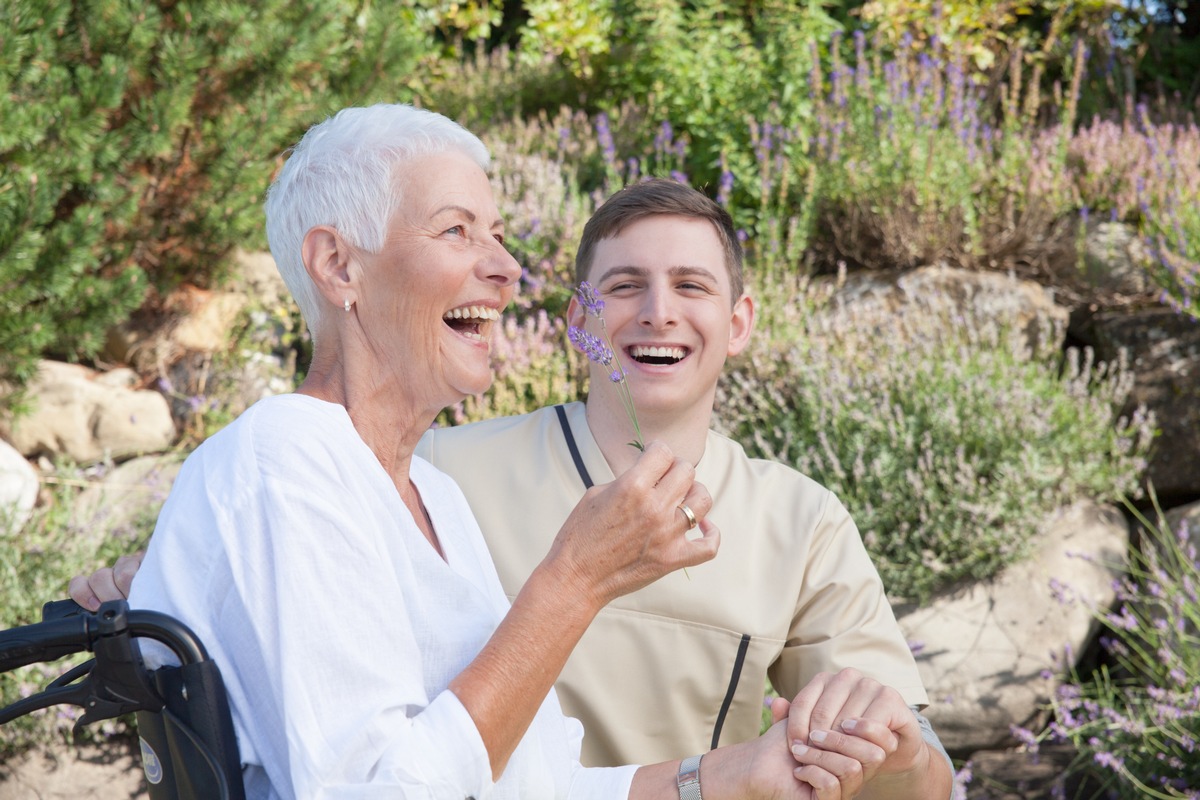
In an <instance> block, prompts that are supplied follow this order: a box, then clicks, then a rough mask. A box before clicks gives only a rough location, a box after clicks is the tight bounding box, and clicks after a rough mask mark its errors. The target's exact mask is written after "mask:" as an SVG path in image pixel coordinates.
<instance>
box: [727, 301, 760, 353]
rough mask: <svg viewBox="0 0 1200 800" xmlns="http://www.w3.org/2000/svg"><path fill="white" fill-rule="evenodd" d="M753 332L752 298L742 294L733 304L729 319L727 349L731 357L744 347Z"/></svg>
mask: <svg viewBox="0 0 1200 800" xmlns="http://www.w3.org/2000/svg"><path fill="white" fill-rule="evenodd" d="M753 333H754V298H753V297H751V296H750V295H748V294H743V295H742V296H741V297H739V298H738V299H737V302H736V303H734V304H733V316H732V317H730V320H729V351H728V356H729V357H730V358H732V357H733V356H736V355H737V354H738V353H740V352H742V351H743V350H745V349H746V345H748V344H749V343H750V336H751V334H753Z"/></svg>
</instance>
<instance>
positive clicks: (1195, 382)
mask: <svg viewBox="0 0 1200 800" xmlns="http://www.w3.org/2000/svg"><path fill="white" fill-rule="evenodd" d="M1073 327H1074V328H1075V329H1076V333H1077V335H1078V336H1080V338H1082V339H1084V340H1085V341H1088V342H1090V343H1091V344H1093V346H1094V347H1095V348H1096V353H1097V355H1099V356H1100V358H1102V359H1104V360H1106V361H1108V360H1113V359H1115V358H1117V356H1118V354H1119V353H1120V352H1121V351H1125V353H1126V354H1127V357H1128V359H1129V364H1130V367H1131V368H1132V370H1133V373H1134V387H1133V392H1132V395H1131V397H1130V401H1131V402H1132V403H1135V404H1144V405H1145V406H1146V407H1147V408H1148V409H1149V410H1151V411H1153V412H1154V415H1155V418H1156V420H1157V422H1158V427H1159V428H1160V430H1161V431H1162V433H1161V435H1160V436H1159V437H1158V439H1157V440H1156V443H1155V446H1154V450H1153V452H1152V453H1151V456H1150V467H1149V469H1148V471H1147V476H1146V477H1147V479H1148V480H1149V481H1150V483H1151V484H1153V486H1154V489H1155V491H1157V492H1158V495H1159V496H1160V497H1164V498H1166V497H1180V498H1185V497H1195V496H1197V495H1200V320H1197V319H1194V318H1192V317H1189V316H1186V315H1184V314H1177V313H1175V312H1174V311H1172V310H1171V309H1168V308H1162V307H1149V308H1132V309H1108V310H1101V311H1098V312H1096V313H1094V314H1092V315H1091V316H1090V317H1087V318H1081V319H1080V320H1079V321H1078V322H1077V323H1076V324H1074V326H1073Z"/></svg>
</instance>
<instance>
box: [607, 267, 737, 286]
mask: <svg viewBox="0 0 1200 800" xmlns="http://www.w3.org/2000/svg"><path fill="white" fill-rule="evenodd" d="M667 273H668V274H669V275H671V277H673V278H679V277H686V276H689V275H694V276H696V277H702V278H708V279H710V280H716V278H717V276H716V275H714V274H713V273H712V270H709V269H705V268H704V267H691V266H687V265H683V264H680V265H679V266H675V267H670V268H669V269H668V270H667ZM649 274H650V271H649V270H647V269H645V268H644V267H635V266H633V265H632V264H619V265H617V266H615V267H609V268H608V269H606V270H605V271H604V272H603V273H602V274H601V275H600V277H599V278H597V279H596V283H597V284H601V283H604V282H605V281H607V280H609V279H610V278H615V277H618V276H629V277H633V278H644V277H646V276H647V275H649Z"/></svg>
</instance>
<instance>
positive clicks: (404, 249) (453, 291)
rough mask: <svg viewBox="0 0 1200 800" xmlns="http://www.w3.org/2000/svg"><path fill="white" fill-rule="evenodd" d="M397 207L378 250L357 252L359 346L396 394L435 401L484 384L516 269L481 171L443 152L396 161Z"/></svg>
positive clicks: (438, 402) (456, 397)
mask: <svg viewBox="0 0 1200 800" xmlns="http://www.w3.org/2000/svg"><path fill="white" fill-rule="evenodd" d="M397 179H398V180H401V181H403V188H402V192H403V194H402V197H401V205H400V209H399V211H397V213H396V215H395V216H394V217H393V218H392V221H391V224H390V226H389V231H388V237H387V240H386V242H385V243H384V246H383V248H382V250H381V251H380V252H379V253H374V254H372V253H365V254H363V253H360V254H359V258H360V260H361V263H362V265H363V271H362V289H361V290H360V292H359V293H358V301H357V306H358V307H357V311H358V316H359V321H360V322H361V326H362V335H363V336H364V338H365V344H366V345H367V346H368V347H369V348H371V349H372V350H373V351H374V353H375V356H376V358H377V359H378V361H379V362H380V363H381V365H385V368H387V369H390V370H391V371H393V372H395V373H396V374H397V375H400V376H401V377H402V378H403V381H402V385H403V386H404V387H405V388H404V391H405V392H406V393H407V392H410V391H411V392H413V393H414V396H415V397H418V398H420V401H421V403H422V404H428V405H429V407H431V408H432V407H436V408H439V409H440V408H443V407H445V406H447V405H451V404H453V403H456V402H458V401H459V400H461V399H462V398H463V397H465V396H467V395H472V394H479V393H481V392H483V391H485V390H486V389H487V388H488V386H490V385H491V381H492V372H491V366H490V364H489V360H488V352H489V349H490V344H489V342H490V337H491V331H492V327H493V324H494V323H495V322H496V321H497V320H498V319H499V318H500V312H501V311H502V310H503V309H504V307H505V306H507V305H508V303H509V301H510V300H511V299H512V294H513V289H514V285H515V283H516V281H517V279H518V278H519V277H520V275H521V269H520V266H519V265H518V264H517V262H516V260H514V259H513V257H512V256H511V255H510V254H509V253H508V251H507V250H506V249H505V248H504V223H503V220H502V219H501V218H500V212H499V211H498V209H497V207H496V202H495V199H494V198H493V196H492V189H491V185H490V184H489V182H488V178H487V175H486V174H485V173H484V171H483V170H482V169H481V168H480V167H479V165H478V164H476V163H475V162H474V161H472V160H471V159H470V158H469V157H467V156H466V155H464V154H462V153H459V152H457V151H448V152H444V153H438V154H435V155H429V156H422V157H419V158H417V159H415V160H413V161H409V162H406V163H404V164H401V165H400V166H399V167H398V178H397Z"/></svg>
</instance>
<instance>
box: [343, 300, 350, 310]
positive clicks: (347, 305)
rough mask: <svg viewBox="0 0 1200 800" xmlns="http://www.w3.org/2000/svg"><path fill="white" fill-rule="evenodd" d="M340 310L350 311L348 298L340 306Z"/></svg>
mask: <svg viewBox="0 0 1200 800" xmlns="http://www.w3.org/2000/svg"><path fill="white" fill-rule="evenodd" d="M342 308H344V309H346V311H349V310H350V298H349V297H347V298H346V302H345V303H344V304H343V305H342Z"/></svg>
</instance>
